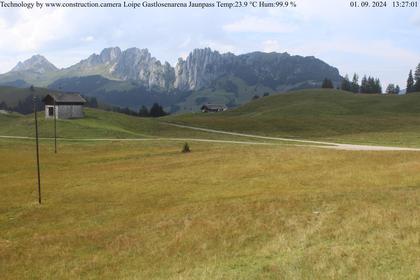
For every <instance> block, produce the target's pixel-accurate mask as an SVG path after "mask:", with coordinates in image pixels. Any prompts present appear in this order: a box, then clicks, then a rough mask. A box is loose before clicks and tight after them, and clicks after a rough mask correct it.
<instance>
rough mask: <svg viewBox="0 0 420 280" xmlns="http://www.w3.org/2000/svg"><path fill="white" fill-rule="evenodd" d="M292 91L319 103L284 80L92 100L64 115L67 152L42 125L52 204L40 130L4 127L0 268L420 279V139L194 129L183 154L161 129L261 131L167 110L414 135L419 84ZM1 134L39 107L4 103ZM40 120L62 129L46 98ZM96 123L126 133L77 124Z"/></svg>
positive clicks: (256, 124) (334, 131)
mask: <svg viewBox="0 0 420 280" xmlns="http://www.w3.org/2000/svg"><path fill="white" fill-rule="evenodd" d="M296 94H297V95H298V96H299V95H301V97H305V98H306V97H307V96H308V95H309V94H313V95H314V96H313V99H314V100H312V102H315V105H312V106H313V108H312V107H311V105H310V103H308V104H306V102H305V101H304V100H302V101H298V98H296V99H294V98H295V97H294V96H289V95H281V96H273V97H268V98H264V99H260V100H257V101H255V102H252V103H250V104H249V105H246V106H244V107H242V108H239V109H237V110H234V111H231V112H225V113H223V114H200V115H199V114H196V115H184V116H170V117H165V118H163V119H142V118H137V117H130V116H126V115H121V114H117V113H111V112H104V111H100V110H93V109H86V118H84V119H80V120H67V121H64V120H60V121H58V135H59V137H60V139H59V141H58V143H59V146H58V154H54V147H53V141H52V140H51V139H43V140H41V141H40V148H41V150H40V154H41V165H42V166H41V174H42V190H43V192H42V194H43V204H42V205H38V204H37V185H36V168H35V153H34V141H33V140H31V139H27V140H11V139H2V138H0V158H1V164H0V193H1V195H0V278H1V279H419V278H420V219H419V217H420V172H419V170H420V152H413V151H404V152H402V151H340V150H329V149H321V148H315V147H302V146H293V145H289V143H287V142H280V141H277V142H275V143H274V141H271V142H270V143H265V144H270V145H248V144H239V143H210V142H209V143H203V142H197V141H193V140H191V141H190V140H189V141H188V142H189V144H190V147H191V150H192V152H191V153H187V154H183V153H181V150H182V146H183V143H184V142H183V141H182V140H181V141H173V140H170V139H165V138H197V139H214V140H230V141H232V140H233V141H236V140H241V141H255V142H262V141H261V140H258V139H247V138H244V137H238V136H231V135H224V134H216V133H210V132H203V131H195V130H190V129H184V128H179V127H173V126H169V125H167V124H165V123H164V121H172V122H177V123H187V124H190V125H195V126H201V127H210V128H216V129H222V130H227V131H238V132H247V133H254V134H259V135H274V136H290V137H292V136H295V137H299V138H309V139H324V140H325V139H335V140H338V141H347V140H351V141H353V142H358V141H362V140H363V139H365V140H366V142H363V143H364V144H369V143H374V144H382V143H386V144H393V145H395V144H401V145H404V146H417V145H418V144H419V142H418V140H416V137H417V136H419V135H420V131H419V129H418V127H417V126H416V125H417V123H418V122H420V121H418V120H417V118H418V114H417V113H416V110H417V109H416V106H415V105H411V104H415V100H417V99H416V98H417V96H414V95H412V96H413V97H412V96H407V98H408V99H403V98H405V97H402V98H401V97H398V96H395V97H388V96H387V97H383V98H384V99H377V96H367V97H364V96H363V97H361V96H351V95H349V96H347V95H344V94H343V93H340V92H335V91H331V92H327V93H322V92H316V91H315V92H313V91H312V92H310V93H308V92H302V93H296ZM326 94H331V95H329V96H328V97H330V96H333V98H330V101H328V102H327V99H326V97H325V96H326ZM339 97H340V98H344V99H346V100H347V101H346V102H344V101H339ZM324 98H325V99H324ZM359 98H366V100H365V101H366V102H367V103H363V102H362V101H360V99H359ZM381 98H382V97H381ZM385 98H391V99H393V100H397V101H396V102H397V104H394V105H392V104H391V102H388V101H383V100H387V99H385ZM398 98H401V99H398ZM288 99H290V100H288ZM322 100H324V102H323V101H322ZM404 100H408V101H404ZM410 100H411V101H410ZM286 101H287V102H290V104H289V105H287V102H286ZM294 102H295V103H298V104H295V105H293V103H294ZM317 102H318V103H317ZM352 102H354V104H353V103H352ZM358 102H359V103H358ZM334 103H336V104H337V105H336V107H337V109H334V110H336V111H333V106H332V105H331V104H334ZM360 103H363V104H369V105H368V106H369V108H373V109H372V110H371V113H368V112H367V111H365V109H363V110H362V109H361V108H359V106H360ZM321 104H324V105H325V107H322V106H321ZM350 104H353V105H350ZM305 106H306V107H305ZM318 106H320V108H324V109H322V110H321V109H319V108H318ZM366 106H367V105H366ZM399 106H400V107H401V108H400V107H399ZM293 108H294V109H293ZM303 108H307V110H306V111H302V110H303ZM310 108H312V111H310ZM316 108H318V109H316ZM349 108H353V109H349ZM357 108H359V109H357ZM397 108H400V109H398V110H397ZM252 110H254V111H253V112H252ZM355 110H362V111H361V112H360V116H359V117H358V116H357V114H356V113H355ZM293 112H294V113H293ZM303 112H305V113H303ZM321 112H325V113H321ZM292 113H293V114H294V115H293V114H292ZM223 118H224V119H225V120H226V122H223V121H222V119H223ZM336 118H338V120H340V118H342V120H345V122H344V123H341V124H339V121H338V120H336ZM307 122H308V124H306V123H307ZM310 124H312V125H314V126H315V128H314V129H312V128H310ZM286 128H288V129H289V130H287V129H286ZM352 133H353V134H352ZM0 135H16V136H33V135H34V126H33V119H32V116H21V115H14V114H11V115H0ZM40 135H41V137H52V136H53V121H51V120H48V121H47V120H44V119H43V116H42V114H41V115H40ZM361 135H365V136H366V138H363V137H364V136H363V137H362V136H361ZM70 138H73V139H74V141H69V139H70ZM89 138H108V139H115V140H112V141H106V142H101V141H82V140H77V139H89ZM118 138H133V139H134V138H136V139H147V141H118V140H117V139H118ZM178 140H179V139H178ZM397 140H398V141H400V142H398V141H397ZM261 144H264V143H261Z"/></svg>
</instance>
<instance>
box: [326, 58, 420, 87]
mask: <svg viewBox="0 0 420 280" xmlns="http://www.w3.org/2000/svg"><path fill="white" fill-rule="evenodd" d="M321 87H322V88H334V83H333V82H332V80H330V79H328V78H325V79H324V80H323V82H322V85H321ZM337 89H341V90H345V91H350V92H354V93H382V86H381V82H380V80H379V79H378V78H374V77H371V76H366V75H365V76H363V78H362V80H361V82H360V84H359V76H358V75H357V74H356V73H355V74H354V75H353V78H352V79H351V80H350V78H349V76H348V75H347V74H346V76H345V77H344V78H343V79H342V81H341V84H340V85H339V86H338V87H337ZM400 92H401V88H400V86H399V85H396V84H392V83H391V84H389V85H388V86H387V87H386V89H385V93H388V94H400ZM411 92H420V63H419V64H418V65H417V67H416V70H415V71H414V74H413V70H410V72H409V73H408V78H407V86H406V93H411Z"/></svg>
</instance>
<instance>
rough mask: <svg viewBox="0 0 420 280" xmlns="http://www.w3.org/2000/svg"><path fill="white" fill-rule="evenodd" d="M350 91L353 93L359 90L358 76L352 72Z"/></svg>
mask: <svg viewBox="0 0 420 280" xmlns="http://www.w3.org/2000/svg"><path fill="white" fill-rule="evenodd" d="M351 91H352V92H354V93H358V92H359V91H360V86H359V76H358V75H357V74H356V73H354V75H353V80H352V81H351Z"/></svg>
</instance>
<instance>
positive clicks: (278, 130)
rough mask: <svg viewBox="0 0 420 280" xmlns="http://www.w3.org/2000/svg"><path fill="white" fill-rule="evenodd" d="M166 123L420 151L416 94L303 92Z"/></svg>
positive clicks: (173, 118) (419, 96)
mask: <svg viewBox="0 0 420 280" xmlns="http://www.w3.org/2000/svg"><path fill="white" fill-rule="evenodd" d="M166 119H167V120H168V121H171V122H176V123H181V124H188V125H192V126H199V127H207V128H214V129H220V130H228V131H236V132H243V133H253V134H258V135H266V136H278V137H288V138H301V139H302V138H303V139H310V140H322V141H335V142H343V143H356V144H373V145H390V146H411V147H420V94H409V95H404V96H396V95H368V94H352V93H348V92H342V91H337V90H321V89H320V90H304V91H300V92H293V93H287V94H280V95H276V96H271V97H265V98H260V99H258V100H255V101H253V102H250V103H248V104H246V105H244V106H242V107H239V108H238V109H235V110H231V111H227V112H223V113H217V114H214V113H213V114H203V113H196V114H186V115H179V116H169V117H167V118H166Z"/></svg>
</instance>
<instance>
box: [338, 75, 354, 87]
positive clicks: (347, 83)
mask: <svg viewBox="0 0 420 280" xmlns="http://www.w3.org/2000/svg"><path fill="white" fill-rule="evenodd" d="M340 88H341V90H345V91H352V90H351V83H350V80H349V75H347V74H346V76H345V77H344V79H343V80H341V86H340Z"/></svg>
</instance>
